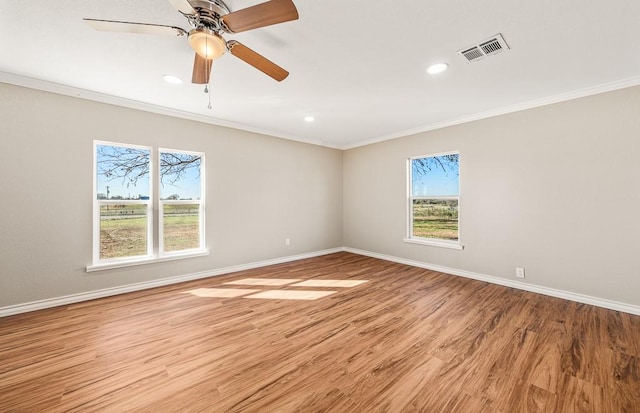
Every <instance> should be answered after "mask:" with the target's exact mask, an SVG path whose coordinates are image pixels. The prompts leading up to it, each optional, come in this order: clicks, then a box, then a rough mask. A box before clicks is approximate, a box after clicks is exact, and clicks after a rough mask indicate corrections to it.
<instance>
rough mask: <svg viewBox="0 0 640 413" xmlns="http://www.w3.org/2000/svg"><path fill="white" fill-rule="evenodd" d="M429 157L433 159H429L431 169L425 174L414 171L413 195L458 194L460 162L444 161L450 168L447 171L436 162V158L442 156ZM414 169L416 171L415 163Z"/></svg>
mask: <svg viewBox="0 0 640 413" xmlns="http://www.w3.org/2000/svg"><path fill="white" fill-rule="evenodd" d="M429 158H432V160H430V161H429V165H430V166H431V170H430V171H427V173H425V174H420V173H416V172H412V182H411V189H412V196H445V195H454V196H457V195H458V193H459V186H458V185H459V171H460V164H459V163H455V164H452V163H451V162H443V164H444V165H445V166H447V168H448V169H447V170H446V171H445V170H443V169H442V167H440V166H439V165H438V163H437V162H435V158H441V157H438V156H432V157H429ZM458 159H459V158H458ZM415 162H416V160H412V163H415ZM412 171H415V168H413V165H412Z"/></svg>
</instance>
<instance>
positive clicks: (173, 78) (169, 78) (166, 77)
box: [162, 75, 182, 85]
mask: <svg viewBox="0 0 640 413" xmlns="http://www.w3.org/2000/svg"><path fill="white" fill-rule="evenodd" d="M162 78H163V79H164V81H165V82H167V83H171V84H172V85H180V84H182V79H180V78H179V77H178V76H174V75H162Z"/></svg>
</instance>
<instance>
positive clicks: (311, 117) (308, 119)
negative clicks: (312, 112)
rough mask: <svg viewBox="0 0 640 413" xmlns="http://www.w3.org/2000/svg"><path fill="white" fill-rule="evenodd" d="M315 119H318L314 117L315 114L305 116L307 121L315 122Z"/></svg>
mask: <svg viewBox="0 0 640 413" xmlns="http://www.w3.org/2000/svg"><path fill="white" fill-rule="evenodd" d="M314 120H316V118H314V117H313V116H305V117H304V121H305V122H313V121H314Z"/></svg>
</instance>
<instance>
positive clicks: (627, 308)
mask: <svg viewBox="0 0 640 413" xmlns="http://www.w3.org/2000/svg"><path fill="white" fill-rule="evenodd" d="M343 251H346V252H351V253H353V254H359V255H365V256H367V257H372V258H378V259H381V260H385V261H392V262H397V263H398V264H406V265H411V266H413V267H419V268H425V269H427V270H432V271H438V272H443V273H447V274H453V275H459V276H461V277H465V278H472V279H474V280H479V281H485V282H488V283H491V284H498V285H502V286H505V287H511V288H516V289H518V290H524V291H530V292H533V293H538V294H543V295H548V296H551V297H556V298H563V299H565V300H570V301H576V302H578V303H583V304H590V305H594V306H597V307H603V308H608V309H610V310H616V311H622V312H624V313H629V314H635V315H640V306H637V305H632V304H626V303H620V302H617V301H611V300H607V299H604V298H598V297H592V296H590V295H584V294H578V293H573V292H570V291H564V290H556V289H554V288H548V287H541V286H539V285H534V284H527V283H523V282H520V281H512V280H507V279H504V278H500V277H494V276H492V275H485V274H479V273H475V272H471V271H464V270H458V269H455V268H449V267H444V266H441V265H435V264H429V263H424V262H420V261H413V260H408V259H405V258H399V257H394V256H391V255H385V254H378V253H376V252H371V251H365V250H359V249H356V248H349V247H344V248H343Z"/></svg>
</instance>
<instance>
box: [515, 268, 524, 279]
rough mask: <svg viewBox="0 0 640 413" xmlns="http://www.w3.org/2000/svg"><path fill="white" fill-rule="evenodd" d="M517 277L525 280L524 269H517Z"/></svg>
mask: <svg viewBox="0 0 640 413" xmlns="http://www.w3.org/2000/svg"><path fill="white" fill-rule="evenodd" d="M516 277H518V278H524V268H522V267H516Z"/></svg>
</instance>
